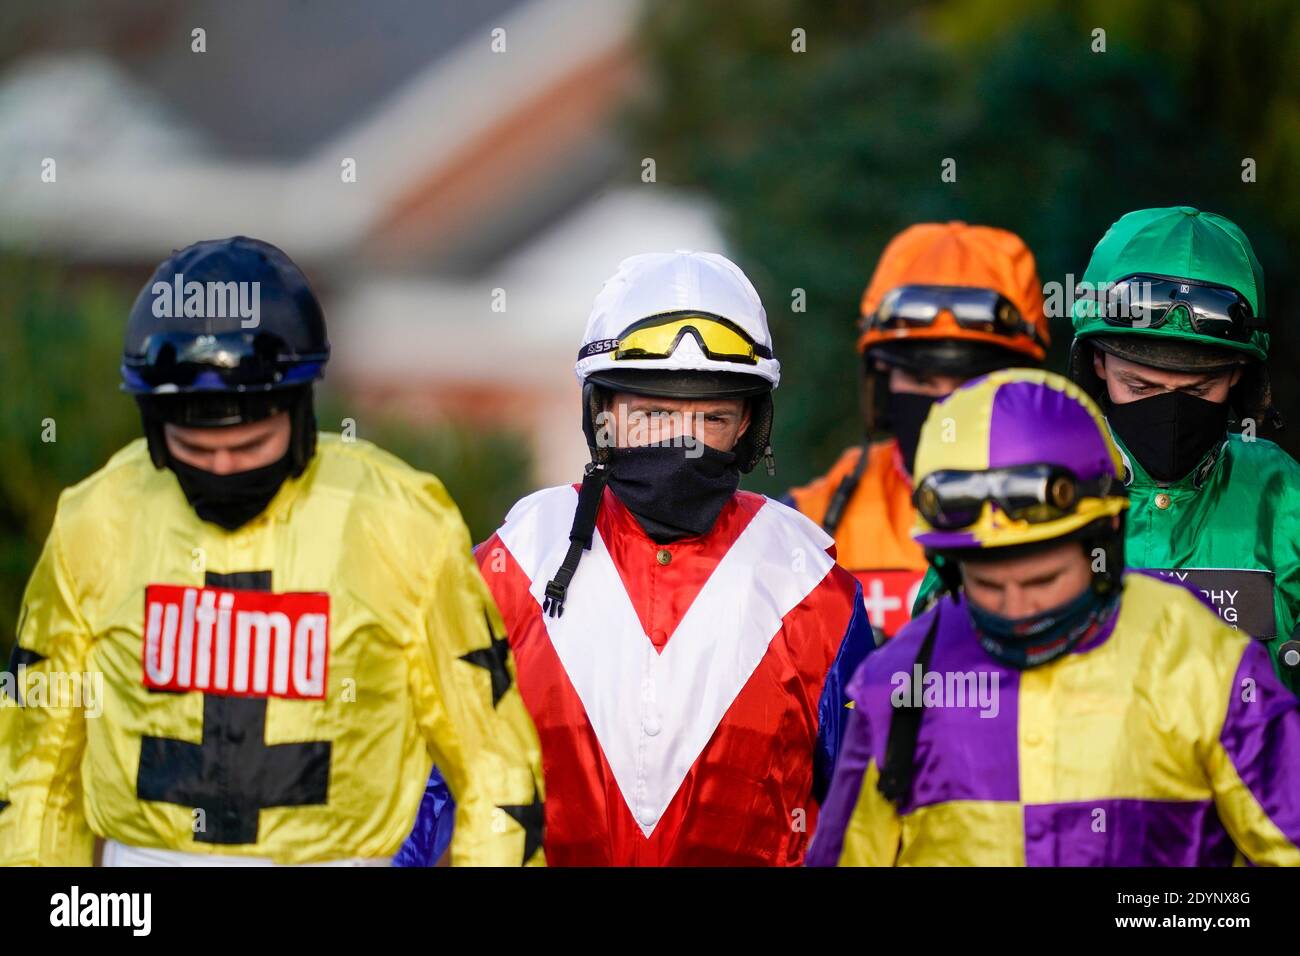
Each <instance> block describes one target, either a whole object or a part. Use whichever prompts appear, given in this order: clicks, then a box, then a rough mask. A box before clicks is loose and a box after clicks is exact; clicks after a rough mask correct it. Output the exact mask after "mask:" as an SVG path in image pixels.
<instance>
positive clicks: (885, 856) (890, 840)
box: [839, 758, 903, 866]
mask: <svg viewBox="0 0 1300 956" xmlns="http://www.w3.org/2000/svg"><path fill="white" fill-rule="evenodd" d="M879 780H880V768H879V767H878V766H876V761H875V759H874V758H872V760H871V762H870V763H868V764H867V770H866V773H864V774H863V775H862V788H861V789H860V790H859V791H858V799H857V801H856V802H855V803H854V806H853V813H852V815H851V816H850V817H849V824H848V826H847V827H846V828H845V831H844V850H843V852H842V853H841V854H840V859H839V865H840V866H893V865H894V863H895V861H896V860H897V859H898V851H899V844H900V842H901V840H902V837H903V828H902V824H901V823H900V822H899V819H898V812H897V810H896V809H895V807H894V805H893V804H892V803H890V802H889V801H888V800H886V799H885V798H884V796H883V795H882V794H881V792H880V791H879V790H878V789H877V787H876V784H877V783H878V782H879Z"/></svg>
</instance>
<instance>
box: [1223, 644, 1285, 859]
mask: <svg viewBox="0 0 1300 956" xmlns="http://www.w3.org/2000/svg"><path fill="white" fill-rule="evenodd" d="M1245 681H1251V682H1253V693H1252V694H1247V693H1244V692H1243V690H1244V688H1245V687H1246V686H1249V685H1245V684H1244V683H1243V682H1245ZM1231 694H1232V696H1231V698H1230V700H1229V703H1228V713H1227V716H1226V717H1225V718H1224V721H1223V731H1222V732H1221V733H1220V735H1219V743H1220V744H1222V745H1223V749H1224V750H1225V751H1226V752H1227V754H1228V759H1229V760H1231V761H1232V766H1233V767H1234V768H1235V769H1236V771H1237V776H1239V777H1240V778H1241V781H1242V783H1244V784H1245V785H1246V789H1247V790H1249V791H1250V794H1251V796H1253V797H1254V798H1255V802H1256V803H1258V804H1259V806H1260V808H1261V809H1262V810H1263V811H1264V813H1265V814H1267V816H1268V818H1269V819H1270V820H1272V821H1273V823H1274V824H1275V825H1276V826H1277V828H1278V829H1279V830H1281V831H1282V833H1283V835H1284V836H1285V837H1286V838H1287V840H1289V841H1290V842H1291V844H1292V845H1293V846H1300V798H1297V793H1300V700H1297V698H1296V696H1295V694H1293V693H1291V691H1289V690H1287V689H1286V688H1285V687H1283V686H1282V684H1281V682H1280V681H1279V680H1278V679H1277V677H1276V675H1275V674H1274V673H1273V664H1272V661H1271V660H1270V659H1269V655H1268V651H1267V649H1266V648H1265V646H1264V645H1263V644H1262V643H1260V642H1259V641H1251V642H1250V644H1249V645H1248V646H1247V648H1246V651H1245V653H1244V654H1243V655H1242V658H1241V663H1240V664H1239V665H1238V666H1237V673H1236V676H1235V678H1234V679H1233V684H1232V688H1231Z"/></svg>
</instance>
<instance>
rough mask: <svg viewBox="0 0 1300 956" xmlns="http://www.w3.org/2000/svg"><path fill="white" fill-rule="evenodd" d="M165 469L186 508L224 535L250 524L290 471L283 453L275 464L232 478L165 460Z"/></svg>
mask: <svg viewBox="0 0 1300 956" xmlns="http://www.w3.org/2000/svg"><path fill="white" fill-rule="evenodd" d="M167 467H168V468H170V469H171V470H172V471H173V472H174V473H175V475H176V480H177V481H178V482H180V486H181V491H183V492H185V499H186V500H187V501H189V503H190V507H191V508H193V509H194V512H195V514H197V515H198V516H199V517H200V518H202V519H203V520H204V521H211V522H212V523H213V524H217V525H220V526H221V527H223V528H225V529H226V530H227V531H234V530H235V529H236V528H238V527H240V526H242V525H245V524H247V523H248V522H250V521H252V520H253V519H254V518H256V517H257V516H258V515H260V514H261V513H262V512H263V511H265V510H266V506H267V505H269V504H270V503H271V499H272V498H274V497H275V493H276V492H277V491H279V490H280V485H282V484H284V480H285V479H286V478H288V477H289V472H290V470H291V469H292V467H293V464H292V462H291V461H290V456H289V454H288V453H285V455H284V456H283V457H281V458H280V460H279V461H276V462H272V463H271V464H269V465H266V466H264V467H262V468H253V469H250V470H249V471H237V472H235V473H234V474H232V475H214V474H213V473H212V472H210V471H204V470H203V469H202V468H195V467H194V466H193V465H187V464H185V463H184V462H182V461H178V460H177V459H176V458H175V457H174V456H172V455H168V456H167Z"/></svg>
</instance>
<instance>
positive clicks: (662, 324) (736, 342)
mask: <svg viewBox="0 0 1300 956" xmlns="http://www.w3.org/2000/svg"><path fill="white" fill-rule="evenodd" d="M687 335H689V336H691V337H692V338H694V339H695V343H696V344H697V345H698V346H699V347H700V351H701V352H703V353H704V354H705V355H707V356H708V357H709V358H711V359H713V360H715V361H718V362H738V363H740V364H742V365H756V364H757V363H758V360H759V359H760V358H763V359H770V358H771V357H772V350H771V349H770V348H768V347H767V346H765V345H760V344H759V343H757V342H755V341H754V339H753V338H752V337H751V336H750V335H749V333H748V332H746V331H745V330H744V329H742V328H741V327H740V326H738V325H736V324H735V323H734V322H732V321H730V320H728V319H724V318H723V317H722V316H720V315H709V314H707V313H702V312H665V313H663V314H662V315H652V316H651V317H650V318H648V319H642V320H641V321H640V322H634V323H633V324H632V325H629V326H628V327H627V328H626V329H624V330H623V333H622V334H621V335H619V337H618V338H616V339H602V340H600V341H598V342H589V343H587V344H586V345H584V346H583V347H582V349H581V350H579V352H578V358H579V359H584V358H588V357H589V356H592V355H603V354H605V353H607V352H613V353H614V360H615V361H622V360H631V359H666V358H668V357H669V356H671V355H672V354H673V352H674V351H676V349H677V346H678V345H680V344H681V341H682V338H683V336H687Z"/></svg>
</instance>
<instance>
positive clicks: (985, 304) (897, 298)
mask: <svg viewBox="0 0 1300 956" xmlns="http://www.w3.org/2000/svg"><path fill="white" fill-rule="evenodd" d="M940 312H949V313H951V314H952V317H953V319H955V320H956V322H957V324H958V325H959V326H961V327H962V328H963V329H970V330H972V331H976V332H989V333H992V334H994V335H1006V336H1014V335H1024V336H1027V337H1029V338H1030V339H1032V340H1033V341H1034V342H1035V343H1036V344H1038V345H1039V346H1041V347H1043V348H1046V347H1047V344H1046V343H1045V342H1044V341H1043V339H1042V336H1041V335H1039V333H1038V329H1036V328H1035V327H1034V325H1033V324H1032V323H1031V322H1027V321H1026V320H1025V318H1024V316H1022V315H1021V314H1020V310H1019V309H1017V308H1016V306H1015V303H1013V302H1012V301H1011V300H1010V299H1008V298H1007V297H1006V296H1005V295H1003V294H1002V293H1001V292H998V291H997V290H996V289H983V288H978V287H976V286H957V285H902V286H899V287H898V288H896V289H890V290H889V292H887V293H886V294H885V297H884V298H883V299H881V300H880V305H879V306H878V307H877V308H876V311H875V312H874V313H873V314H872V315H870V316H867V318H866V319H865V320H864V321H863V330H864V331H870V330H872V329H897V328H922V327H925V326H929V325H933V324H934V321H935V319H937V318H938V317H939V313H940Z"/></svg>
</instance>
